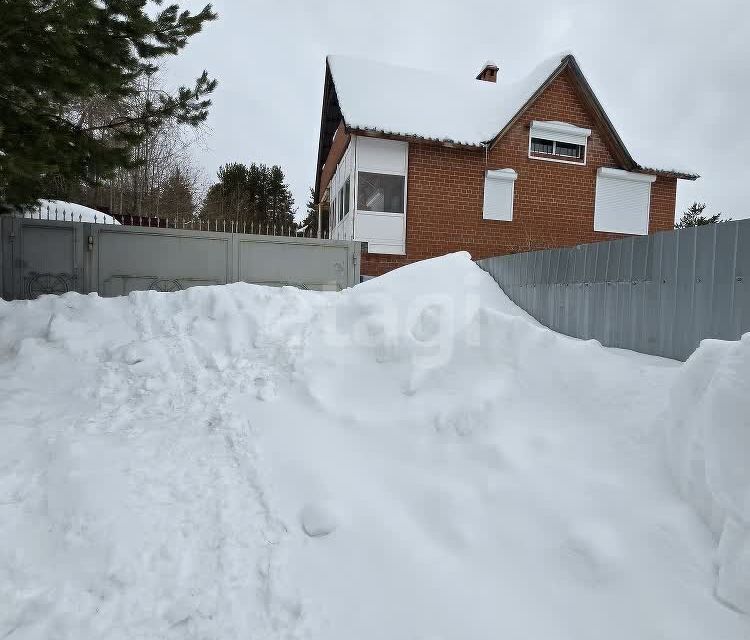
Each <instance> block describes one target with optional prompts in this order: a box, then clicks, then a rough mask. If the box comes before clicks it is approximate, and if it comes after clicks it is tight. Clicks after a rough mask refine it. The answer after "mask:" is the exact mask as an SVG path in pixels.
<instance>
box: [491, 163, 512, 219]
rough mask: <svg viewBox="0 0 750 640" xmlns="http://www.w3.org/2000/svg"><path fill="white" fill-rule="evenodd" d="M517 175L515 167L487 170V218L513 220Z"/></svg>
mask: <svg viewBox="0 0 750 640" xmlns="http://www.w3.org/2000/svg"><path fill="white" fill-rule="evenodd" d="M517 177H518V174H517V173H516V172H515V171H513V169H499V170H497V171H487V173H486V175H485V178H484V210H483V217H484V219H485V220H508V221H510V220H513V186H514V184H515V182H516V178H517Z"/></svg>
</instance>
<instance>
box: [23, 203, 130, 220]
mask: <svg viewBox="0 0 750 640" xmlns="http://www.w3.org/2000/svg"><path fill="white" fill-rule="evenodd" d="M24 218H39V219H43V220H47V219H49V220H68V221H71V222H98V223H100V224H120V223H119V222H118V221H117V220H115V218H113V217H112V216H110V215H109V214H107V213H102V212H101V211H97V210H96V209H92V208H91V207H86V206H84V205H82V204H77V203H75V202H65V201H64V200H40V201H39V205H38V206H36V207H33V208H32V209H30V210H29V211H26V212H24Z"/></svg>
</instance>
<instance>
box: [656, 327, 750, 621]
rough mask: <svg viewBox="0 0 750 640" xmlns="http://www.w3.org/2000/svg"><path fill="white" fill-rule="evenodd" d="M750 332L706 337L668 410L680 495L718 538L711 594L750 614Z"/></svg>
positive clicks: (687, 365) (680, 379)
mask: <svg viewBox="0 0 750 640" xmlns="http://www.w3.org/2000/svg"><path fill="white" fill-rule="evenodd" d="M749 390H750V334H745V335H744V336H743V338H742V340H740V341H737V342H722V341H718V340H704V341H703V342H702V343H701V346H700V348H699V349H698V350H697V351H696V352H695V353H694V354H693V355H692V356H691V357H690V359H689V360H688V361H687V362H686V363H685V365H684V367H683V368H682V370H681V371H680V375H679V376H678V379H677V382H676V384H675V387H674V389H673V392H672V401H671V403H670V407H669V411H668V413H667V414H666V416H665V423H666V424H667V425H668V431H667V437H668V446H667V451H668V452H669V455H670V462H671V464H672V468H673V470H674V473H675V476H676V478H677V480H678V483H679V485H680V488H681V490H682V492H683V494H684V495H685V496H686V497H687V498H688V500H689V501H690V502H691V503H692V504H693V505H694V506H695V508H696V509H697V510H698V512H699V513H700V514H701V516H702V517H703V518H704V520H705V521H706V523H707V524H708V525H709V526H710V528H711V530H712V532H713V533H714V535H715V537H716V539H717V540H718V546H719V550H718V555H717V558H718V580H717V584H716V594H717V596H718V597H719V598H721V599H722V600H724V601H726V602H727V603H728V604H730V605H732V606H734V607H736V608H738V609H740V610H742V611H745V612H748V613H750V393H749Z"/></svg>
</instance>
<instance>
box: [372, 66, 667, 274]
mask: <svg viewBox="0 0 750 640" xmlns="http://www.w3.org/2000/svg"><path fill="white" fill-rule="evenodd" d="M568 73H569V72H567V71H566V72H565V73H564V74H562V75H561V76H559V77H558V78H557V79H555V80H554V81H553V82H552V83H551V84H550V86H549V87H548V88H547V89H546V90H545V91H544V93H543V94H542V95H541V96H540V97H539V98H538V99H537V101H536V102H535V103H534V104H533V105H531V107H530V108H529V109H528V110H527V111H526V112H525V113H524V114H523V116H522V117H521V118H520V119H519V121H518V122H517V123H516V124H515V125H514V126H513V127H512V128H511V130H510V131H508V132H507V133H506V135H505V136H504V137H503V139H502V140H500V142H498V144H497V145H495V147H494V148H493V149H492V150H491V151H490V152H489V156H488V158H487V159H486V161H485V154H484V151H474V150H463V149H456V148H449V147H445V146H440V145H436V144H427V143H409V175H408V179H407V210H406V211H407V212H406V256H387V255H377V254H370V255H366V256H363V259H362V273H363V274H366V275H380V274H381V273H385V272H386V271H390V270H391V269H394V268H396V267H399V266H402V265H404V264H407V263H409V262H414V261H415V260H423V259H425V258H430V257H434V256H438V255H443V254H445V253H448V252H451V251H459V250H467V251H469V252H470V253H471V255H472V256H473V257H474V258H475V259H479V258H485V257H488V256H495V255H502V254H505V253H512V252H518V251H529V250H533V249H540V248H546V247H559V246H569V245H575V244H580V243H584V242H599V241H602V240H611V239H613V238H618V237H623V236H622V235H619V234H614V233H601V232H595V231H594V196H595V188H596V171H597V169H598V168H599V167H602V166H606V167H617V166H618V165H617V162H616V161H615V160H614V158H613V156H612V154H611V153H610V150H609V149H608V147H607V145H606V143H605V142H604V140H603V138H602V136H601V135H600V134H599V132H598V131H597V130H596V126H595V124H594V120H593V118H592V117H591V116H590V115H589V113H588V112H587V110H586V109H585V107H584V103H583V102H582V101H581V100H580V99H579V97H578V95H577V92H576V89H575V86H574V84H573V82H572V81H571V79H570V77H569V76H568V75H567V74H568ZM532 120H560V121H563V122H568V123H570V124H574V125H576V126H580V127H585V128H587V129H591V130H592V133H591V136H590V138H589V140H588V148H587V157H586V165H585V166H581V165H575V164H564V163H558V162H549V161H545V160H536V159H530V158H529V157H528V144H529V125H530V123H531V121H532ZM485 162H486V164H485ZM485 168H487V169H504V168H512V169H515V171H516V172H517V173H518V178H517V180H516V183H515V196H514V201H513V221H512V222H503V221H498V220H483V219H482V204H483V193H484V171H485ZM676 188H677V180H676V179H675V178H662V177H659V178H658V179H657V180H656V182H654V183H653V184H652V185H651V212H650V214H651V218H650V224H649V230H650V231H651V232H654V231H661V230H665V229H672V228H673V226H674V210H675V197H676Z"/></svg>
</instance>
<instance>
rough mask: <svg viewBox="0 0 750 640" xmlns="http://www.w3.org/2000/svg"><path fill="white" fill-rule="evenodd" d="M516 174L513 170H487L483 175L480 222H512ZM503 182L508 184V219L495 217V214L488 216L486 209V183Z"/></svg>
mask: <svg viewBox="0 0 750 640" xmlns="http://www.w3.org/2000/svg"><path fill="white" fill-rule="evenodd" d="M517 178H518V174H517V173H516V172H515V171H514V170H513V169H494V170H493V169H488V170H487V171H486V172H485V174H484V191H483V194H482V220H494V221H495V222H513V204H514V200H515V198H516V179H517ZM488 182H503V183H508V182H509V183H510V217H508V218H506V217H502V218H499V217H495V216H496V215H497V214H494V215H493V214H488V213H487V211H486V209H487V183H488Z"/></svg>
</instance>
